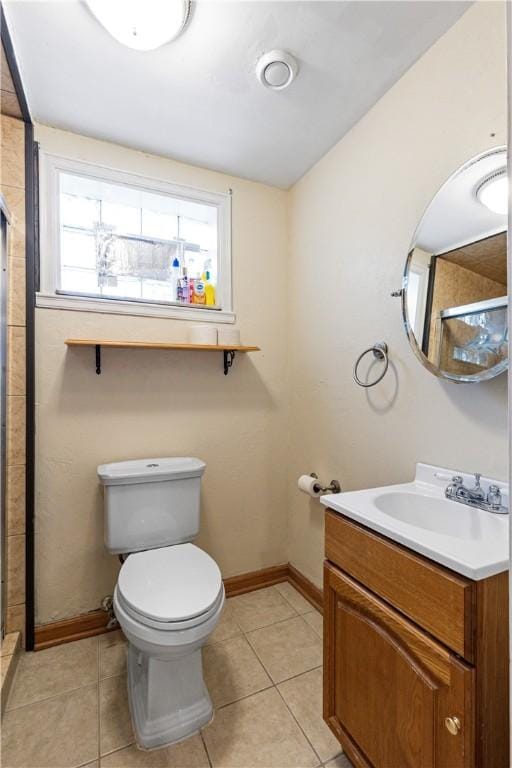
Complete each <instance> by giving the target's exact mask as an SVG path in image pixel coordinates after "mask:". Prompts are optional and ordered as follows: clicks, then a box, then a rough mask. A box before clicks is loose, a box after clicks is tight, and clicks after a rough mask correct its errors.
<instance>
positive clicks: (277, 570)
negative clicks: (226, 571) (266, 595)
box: [224, 563, 288, 597]
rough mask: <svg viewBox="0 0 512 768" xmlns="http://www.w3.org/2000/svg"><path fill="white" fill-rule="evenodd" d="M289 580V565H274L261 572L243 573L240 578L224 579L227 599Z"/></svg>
mask: <svg viewBox="0 0 512 768" xmlns="http://www.w3.org/2000/svg"><path fill="white" fill-rule="evenodd" d="M287 580H288V563H283V565H273V566H272V567H271V568H262V569H261V570H260V571H251V572H250V573H242V574H240V576H231V577H230V578H229V579H224V589H225V590H226V597H235V595H243V594H244V593H245V592H253V591H254V590H255V589H263V587H271V586H273V585H274V584H280V583H281V582H282V581H287Z"/></svg>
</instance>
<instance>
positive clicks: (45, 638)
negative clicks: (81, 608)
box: [34, 610, 110, 651]
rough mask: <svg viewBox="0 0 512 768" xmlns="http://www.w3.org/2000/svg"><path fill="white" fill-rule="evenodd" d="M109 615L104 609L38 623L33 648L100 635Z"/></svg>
mask: <svg viewBox="0 0 512 768" xmlns="http://www.w3.org/2000/svg"><path fill="white" fill-rule="evenodd" d="M108 621H109V616H108V614H107V613H105V611H101V610H97V611H90V612H89V613H83V614H81V615H80V616H73V617H72V618H70V619H64V620H63V621H52V622H51V623H50V624H39V625H38V626H36V627H35V633H34V634H35V637H34V650H35V651H42V650H43V649H44V648H51V647H52V645H60V644H61V643H71V642H72V641H73V640H83V639H84V638H85V637H94V636H95V635H102V634H104V633H105V632H108V631H110V630H108V629H107V624H108Z"/></svg>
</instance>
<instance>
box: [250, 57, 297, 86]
mask: <svg viewBox="0 0 512 768" xmlns="http://www.w3.org/2000/svg"><path fill="white" fill-rule="evenodd" d="M298 71H299V67H298V64H297V60H296V59H295V58H294V57H293V56H292V55H291V54H290V53H287V52H286V51H269V52H268V53H264V54H263V56H261V58H260V59H259V60H258V63H257V64H256V77H257V78H258V80H259V81H260V83H261V84H262V85H264V86H265V88H270V89H271V90H273V91H282V90H283V88H287V87H288V86H289V85H290V83H291V82H292V81H293V80H294V79H295V78H296V77H297V72H298Z"/></svg>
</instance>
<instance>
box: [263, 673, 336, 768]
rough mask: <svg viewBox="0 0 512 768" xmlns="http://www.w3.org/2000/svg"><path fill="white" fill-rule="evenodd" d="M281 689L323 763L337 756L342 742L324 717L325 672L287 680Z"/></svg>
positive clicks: (306, 674) (280, 686) (281, 685)
mask: <svg viewBox="0 0 512 768" xmlns="http://www.w3.org/2000/svg"><path fill="white" fill-rule="evenodd" d="M278 688H279V691H280V693H281V695H282V696H283V698H284V700H285V702H286V704H287V705H288V707H289V708H290V710H291V711H292V714H293V716H294V717H295V719H296V720H297V722H298V723H299V725H300V727H301V728H302V730H303V731H304V733H305V734H306V736H307V738H308V739H309V741H310V743H311V745H312V747H313V749H314V750H315V752H316V753H317V755H318V757H319V758H320V760H322V762H325V761H326V760H331V759H332V758H333V757H335V756H336V755H338V754H339V753H340V752H341V746H340V743H339V741H338V740H337V739H336V738H335V737H334V736H333V734H332V733H331V731H330V730H329V728H328V727H327V725H326V724H325V723H324V720H323V718H322V669H321V668H320V669H313V670H311V672H306V673H305V674H303V675H299V676H298V677H294V678H292V679H291V680H287V681H286V682H284V683H281V684H280V685H279V686H278Z"/></svg>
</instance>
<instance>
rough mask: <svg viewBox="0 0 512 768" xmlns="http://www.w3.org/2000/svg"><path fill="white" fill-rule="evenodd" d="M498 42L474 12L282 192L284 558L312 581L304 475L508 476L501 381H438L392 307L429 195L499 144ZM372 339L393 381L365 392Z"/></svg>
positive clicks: (501, 61) (314, 544)
mask: <svg viewBox="0 0 512 768" xmlns="http://www.w3.org/2000/svg"><path fill="white" fill-rule="evenodd" d="M505 35H506V26H505V6H504V4H498V3H492V2H489V3H484V2H482V3H477V4H476V5H474V6H473V7H472V8H471V9H470V10H469V11H468V12H467V13H466V14H465V15H464V16H463V17H462V19H461V20H460V21H459V22H458V23H457V24H456V25H455V26H454V27H453V28H452V29H451V30H450V31H449V32H448V33H447V34H446V35H445V36H444V37H443V38H441V39H440V40H439V41H438V42H437V43H436V44H435V45H434V46H433V47H432V48H431V49H430V50H429V51H428V52H427V53H426V54H425V55H424V56H423V57H422V59H421V60H419V61H418V62H417V63H416V64H415V65H414V66H413V67H412V68H411V69H410V70H409V72H408V73H407V74H406V75H405V76H404V77H403V78H402V79H401V80H400V81H399V82H398V83H397V84H396V85H395V86H394V87H393V88H392V89H391V90H390V91H389V92H388V93H387V94H386V95H385V96H384V97H383V98H382V99H381V100H380V101H379V102H378V104H377V105H376V106H375V107H374V108H373V109H372V110H371V111H370V112H369V113H368V114H367V115H366V116H365V117H364V118H363V119H362V120H361V121H360V122H359V123H358V124H357V125H356V126H355V127H354V128H353V129H352V131H350V133H349V134H348V135H347V136H346V137H345V138H344V139H343V140H342V141H340V142H339V143H338V144H337V145H336V146H335V147H334V148H333V149H332V150H331V151H330V152H329V153H328V154H327V155H326V156H325V157H324V158H323V159H322V160H321V161H320V162H319V163H318V164H317V165H316V166H315V167H314V168H313V169H312V170H311V171H310V172H309V173H308V174H307V175H306V176H305V177H304V178H303V179H302V180H301V181H300V182H299V183H298V184H297V185H296V186H295V187H294V188H293V190H292V192H291V218H290V232H291V267H290V275H291V280H290V286H289V295H290V296H291V298H292V300H291V303H290V311H289V341H290V370H289V374H290V391H291V397H290V404H289V407H290V412H291V414H292V418H291V419H290V440H289V446H290V457H289V470H288V479H289V482H288V488H289V495H288V505H289V534H288V535H289V550H288V552H289V559H290V561H291V562H292V563H293V564H294V565H295V566H296V567H297V568H299V569H300V570H301V571H302V572H303V573H305V575H306V576H308V577H309V578H311V579H313V580H314V581H315V582H316V583H317V584H320V583H321V569H322V556H323V512H322V509H321V508H320V506H319V504H318V503H317V502H313V501H310V500H309V499H308V498H307V497H305V496H303V495H302V494H300V493H299V492H298V491H297V490H296V487H295V481H296V478H297V476H298V475H300V474H302V473H303V472H308V471H312V470H315V471H316V472H318V473H319V475H320V477H321V478H325V479H326V480H330V479H331V478H333V477H336V478H338V479H339V480H340V481H341V483H342V486H343V487H344V488H345V489H346V490H350V489H356V488H363V487H371V486H374V485H379V484H386V483H392V482H397V481H398V482H401V481H406V480H409V479H411V478H412V476H413V472H414V464H415V462H416V461H426V462H435V463H439V464H444V465H446V466H448V467H450V466H452V467H460V468H463V469H466V470H473V471H481V472H484V473H485V472H488V473H490V474H492V475H496V476H498V477H506V473H507V426H506V402H507V400H506V397H507V389H506V388H507V380H506V376H501V377H499V378H497V379H494V380H493V381H490V382H487V383H485V384H479V385H457V384H452V383H450V382H446V383H444V382H442V381H439V380H437V379H436V378H435V377H433V376H432V375H431V374H430V373H428V372H427V371H426V370H424V369H422V367H421V366H420V365H419V364H418V362H417V361H416V358H415V357H414V355H413V353H412V350H411V349H410V348H409V346H408V343H407V340H406V338H405V334H404V332H403V329H402V322H401V317H400V307H399V301H398V300H396V299H392V298H390V292H391V291H392V290H394V289H396V288H399V287H400V284H401V273H402V268H403V264H404V260H405V257H406V254H407V252H408V250H409V245H410V241H411V239H412V235H413V233H414V229H415V227H416V224H417V222H418V220H419V218H420V216H421V214H422V211H423V210H424V209H425V207H426V206H427V204H428V202H429V200H430V199H431V198H432V197H433V195H434V193H435V192H436V190H437V189H438V188H439V187H440V186H441V184H442V183H443V181H444V180H445V179H446V178H447V177H448V176H449V175H450V174H451V173H452V171H454V170H455V169H456V168H457V167H458V166H460V165H461V164H462V163H463V162H464V161H466V160H467V159H469V158H470V157H472V156H473V155H475V154H477V153H478V152H481V151H483V150H485V149H487V148H488V147H491V146H495V145H499V144H505V143H506V38H505ZM491 133H495V134H496V135H495V136H494V137H491V135H490V134H491ZM380 340H385V341H386V342H387V343H388V344H389V348H390V357H391V365H390V371H389V373H388V375H387V376H386V378H385V379H384V381H383V382H382V384H380V385H379V386H377V387H375V389H371V390H368V391H365V390H363V389H360V388H358V387H357V386H356V385H355V384H354V382H353V381H352V365H353V362H354V360H355V358H356V357H357V355H358V354H359V353H360V352H361V351H362V350H363V349H364V348H365V347H367V346H368V345H370V344H372V343H373V342H375V341H380Z"/></svg>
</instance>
